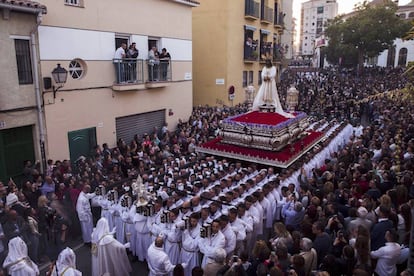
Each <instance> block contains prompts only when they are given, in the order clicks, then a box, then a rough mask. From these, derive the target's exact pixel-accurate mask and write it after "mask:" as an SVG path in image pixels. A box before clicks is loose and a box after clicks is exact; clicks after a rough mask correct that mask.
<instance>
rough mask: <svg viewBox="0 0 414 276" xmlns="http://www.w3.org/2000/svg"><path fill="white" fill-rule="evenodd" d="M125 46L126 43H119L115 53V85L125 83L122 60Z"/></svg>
mask: <svg viewBox="0 0 414 276" xmlns="http://www.w3.org/2000/svg"><path fill="white" fill-rule="evenodd" d="M126 47H127V45H126V43H121V46H119V48H118V49H116V51H115V55H114V65H115V72H116V83H124V82H125V68H124V66H125V64H124V62H123V59H124V58H125V56H126V53H125V49H126Z"/></svg>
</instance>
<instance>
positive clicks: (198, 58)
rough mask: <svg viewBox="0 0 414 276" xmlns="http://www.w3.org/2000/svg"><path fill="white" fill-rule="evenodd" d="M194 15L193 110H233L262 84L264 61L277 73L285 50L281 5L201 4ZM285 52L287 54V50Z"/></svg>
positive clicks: (268, 1) (255, 0)
mask: <svg viewBox="0 0 414 276" xmlns="http://www.w3.org/2000/svg"><path fill="white" fill-rule="evenodd" d="M199 2H200V6H199V7H197V8H195V9H194V10H193V61H194V64H193V68H194V70H193V72H194V79H193V85H194V88H193V90H194V105H206V104H207V105H210V106H212V105H214V106H215V105H226V106H232V105H235V104H238V103H241V102H244V101H245V99H246V98H245V97H246V93H245V90H246V89H247V86H251V85H252V86H254V87H255V88H256V91H257V89H258V87H259V85H260V84H261V70H262V68H263V66H264V60H265V58H264V57H265V56H266V55H267V56H272V58H273V61H274V63H275V64H276V65H277V66H278V67H279V68H280V67H281V63H282V59H283V56H284V54H285V51H286V47H284V46H283V44H282V40H281V35H282V33H283V26H284V22H285V16H286V15H285V14H287V13H288V12H290V13H292V11H291V10H290V11H285V10H284V9H283V1H281V0H244V1H222V0H202V1H199ZM288 50H289V49H288Z"/></svg>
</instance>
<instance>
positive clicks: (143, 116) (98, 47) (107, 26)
mask: <svg viewBox="0 0 414 276" xmlns="http://www.w3.org/2000/svg"><path fill="white" fill-rule="evenodd" d="M43 3H44V4H45V5H46V6H47V7H48V10H49V11H50V12H49V14H48V15H47V16H44V18H43V22H42V24H41V26H40V27H39V49H40V65H41V75H42V80H43V98H44V108H45V125H46V129H47V152H48V157H49V158H51V159H54V160H56V159H60V160H61V159H69V158H70V159H71V160H72V161H73V160H76V159H77V158H78V157H79V156H81V155H89V154H90V153H91V152H93V147H94V146H95V145H96V144H98V145H102V144H103V143H108V145H109V147H113V146H115V145H116V143H117V141H119V140H120V139H122V140H124V141H125V143H127V144H128V143H130V141H131V140H132V139H133V138H134V135H138V136H142V135H143V134H144V133H151V132H153V131H154V129H155V128H157V129H158V130H160V129H161V127H162V126H163V125H164V124H165V123H167V124H168V125H169V127H170V128H171V129H173V128H175V126H176V124H177V122H178V120H179V119H187V118H188V116H189V115H190V114H191V110H192V30H191V29H192V26H191V20H192V15H191V13H192V8H194V7H196V6H198V3H197V2H195V1H192V0H168V1H154V0H141V1H132V0H127V1H122V3H121V2H118V1H99V0H59V1H55V0H44V1H43ZM133 42H135V43H136V48H137V49H138V51H139V54H138V57H137V59H136V58H129V59H122V58H119V56H118V58H115V51H116V50H117V49H118V48H119V47H120V46H121V44H122V43H125V44H126V45H127V47H129V46H130V45H131V44H132V43H133ZM153 46H155V47H157V48H158V51H159V52H160V53H161V49H162V48H166V49H167V51H168V52H169V53H170V55H171V60H170V61H168V60H157V59H153V58H152V56H153V55H152V54H150V52H149V51H150V50H151V49H152V47H153ZM57 64H60V66H61V67H62V68H65V69H66V70H67V71H68V77H67V81H66V83H64V84H63V87H61V86H62V84H59V83H56V82H55V81H53V78H52V74H51V72H52V71H53V70H54V68H56V66H57ZM59 87H60V88H59ZM57 88H59V89H58V90H57ZM178 99H179V100H178Z"/></svg>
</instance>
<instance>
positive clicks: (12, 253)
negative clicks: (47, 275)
mask: <svg viewBox="0 0 414 276" xmlns="http://www.w3.org/2000/svg"><path fill="white" fill-rule="evenodd" d="M8 248H9V252H8V254H7V257H6V259H5V260H4V262H3V268H5V269H7V272H8V273H9V274H10V275H11V276H37V275H39V268H38V267H37V265H36V264H35V263H34V262H33V261H32V260H31V259H30V258H29V256H28V255H27V246H26V244H25V243H24V241H23V240H22V239H21V238H20V237H15V238H13V239H11V240H10V241H9V246H8Z"/></svg>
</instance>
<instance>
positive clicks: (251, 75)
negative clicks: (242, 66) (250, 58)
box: [248, 71, 253, 85]
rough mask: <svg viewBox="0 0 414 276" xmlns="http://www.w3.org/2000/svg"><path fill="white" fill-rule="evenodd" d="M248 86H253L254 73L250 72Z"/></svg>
mask: <svg viewBox="0 0 414 276" xmlns="http://www.w3.org/2000/svg"><path fill="white" fill-rule="evenodd" d="M248 84H249V85H250V84H253V71H249V82H248Z"/></svg>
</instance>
